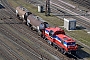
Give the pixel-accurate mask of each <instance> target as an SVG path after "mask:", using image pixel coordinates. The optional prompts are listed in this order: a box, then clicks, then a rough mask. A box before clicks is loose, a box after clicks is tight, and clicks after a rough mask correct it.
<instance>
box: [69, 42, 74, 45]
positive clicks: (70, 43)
mask: <svg viewBox="0 0 90 60" xmlns="http://www.w3.org/2000/svg"><path fill="white" fill-rule="evenodd" d="M67 45H75V42H68V43H67Z"/></svg>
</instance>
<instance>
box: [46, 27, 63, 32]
mask: <svg viewBox="0 0 90 60" xmlns="http://www.w3.org/2000/svg"><path fill="white" fill-rule="evenodd" d="M46 29H47V30H48V31H50V30H52V31H53V32H56V31H63V30H62V29H61V28H59V27H49V28H46Z"/></svg>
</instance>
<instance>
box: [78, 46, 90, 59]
mask: <svg viewBox="0 0 90 60" xmlns="http://www.w3.org/2000/svg"><path fill="white" fill-rule="evenodd" d="M78 46H79V48H78V51H77V56H78V58H79V59H83V58H90V54H89V53H88V52H87V51H84V50H83V48H84V47H82V46H80V45H78Z"/></svg>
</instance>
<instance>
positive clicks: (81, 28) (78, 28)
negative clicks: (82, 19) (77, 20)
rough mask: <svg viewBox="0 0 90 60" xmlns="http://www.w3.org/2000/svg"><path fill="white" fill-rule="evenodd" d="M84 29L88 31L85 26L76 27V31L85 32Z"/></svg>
mask: <svg viewBox="0 0 90 60" xmlns="http://www.w3.org/2000/svg"><path fill="white" fill-rule="evenodd" d="M83 29H86V28H85V27H83V26H76V30H83Z"/></svg>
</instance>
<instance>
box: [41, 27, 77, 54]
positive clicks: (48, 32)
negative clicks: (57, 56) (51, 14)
mask: <svg viewBox="0 0 90 60" xmlns="http://www.w3.org/2000/svg"><path fill="white" fill-rule="evenodd" d="M42 34H43V36H44V39H45V40H47V42H48V43H49V44H51V45H53V46H54V47H55V48H57V49H58V50H59V51H60V52H61V53H63V54H65V53H76V51H77V48H78V47H77V44H76V42H75V40H73V39H72V38H70V37H68V36H67V35H65V32H64V30H62V29H60V28H59V27H49V28H45V30H44V31H43V32H42Z"/></svg>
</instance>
